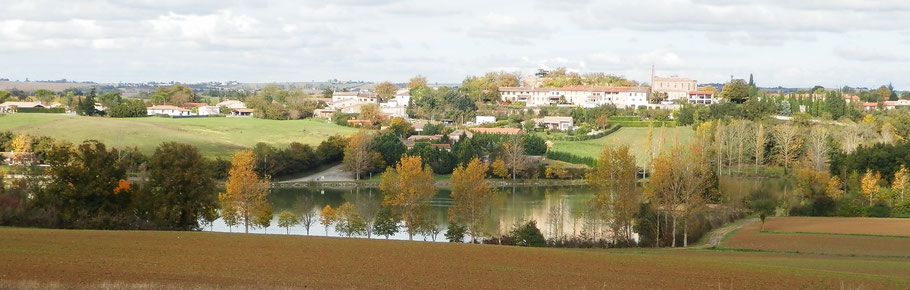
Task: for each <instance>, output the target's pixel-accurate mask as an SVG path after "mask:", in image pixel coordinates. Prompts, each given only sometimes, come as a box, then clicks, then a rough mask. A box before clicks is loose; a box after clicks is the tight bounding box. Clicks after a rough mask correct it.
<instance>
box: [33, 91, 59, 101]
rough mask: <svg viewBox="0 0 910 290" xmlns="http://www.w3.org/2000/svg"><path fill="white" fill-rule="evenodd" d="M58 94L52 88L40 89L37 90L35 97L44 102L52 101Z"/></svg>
mask: <svg viewBox="0 0 910 290" xmlns="http://www.w3.org/2000/svg"><path fill="white" fill-rule="evenodd" d="M55 96H56V95H55V94H54V92H53V91H51V90H46V89H39V90H36V91H35V98H36V99H38V101H40V102H42V103H45V104H47V103H50V102H51V101H53V100H54V97H55Z"/></svg>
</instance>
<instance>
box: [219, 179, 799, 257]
mask: <svg viewBox="0 0 910 290" xmlns="http://www.w3.org/2000/svg"><path fill="white" fill-rule="evenodd" d="M719 186H720V190H721V191H722V192H724V193H725V195H726V196H728V197H729V198H731V199H734V200H742V198H744V197H746V196H748V195H749V194H750V193H751V192H752V191H756V190H765V191H771V192H773V193H775V194H785V193H787V192H788V191H789V192H792V188H793V187H792V185H790V184H789V182H786V181H782V180H777V179H753V178H740V177H727V176H724V177H720V182H719ZM450 192H451V191H450V190H449V189H447V188H440V189H439V190H438V192H437V194H436V195H435V196H434V197H433V199H432V200H431V201H430V205H431V208H430V214H431V216H432V217H433V219H434V220H435V221H436V223H437V224H438V226H440V227H442V228H443V230H442V231H441V232H440V233H439V234H438V235H436V237H435V241H438V242H442V241H445V237H444V234H445V230H444V229H445V227H446V226H447V225H448V218H447V216H448V209H449V207H451V205H452V198H451V197H450V195H449V194H450ZM308 195H309V196H312V197H313V198H314V200H315V204H316V206H315V207H314V208H313V209H312V210H314V211H317V212H318V211H319V210H321V209H322V208H323V207H325V206H326V205H330V206H332V207H333V208H337V207H338V206H340V205H341V204H343V203H344V202H350V203H352V204H354V205H359V204H362V203H374V206H376V205H378V204H379V203H381V201H382V193H381V192H380V191H379V189H377V188H359V189H355V188H346V189H330V188H325V189H320V188H276V189H273V190H272V193H271V195H270V197H269V199H270V201H271V202H272V204H273V205H274V214H275V216H274V218H273V219H272V224H271V225H270V226H269V227H267V228H257V229H251V230H250V232H251V233H260V234H261V233H266V234H287V231H286V229H285V228H280V227H278V225H277V224H278V213H279V212H280V211H282V210H295V209H294V205H295V203H296V201H297V199H298V198H300V197H302V196H308ZM593 196H594V192H593V190H592V188H590V187H588V186H577V185H575V186H518V187H504V188H497V193H496V194H494V198H493V205H492V207H491V210H490V218H489V219H488V221H487V222H486V228H487V229H488V230H487V231H488V232H489V231H492V232H493V233H492V234H493V235H500V234H505V233H507V232H508V231H509V230H510V229H511V228H513V226H514V225H516V224H519V223H523V222H526V221H529V220H534V221H536V222H537V226H538V228H540V230H541V232H542V233H543V234H544V236H546V237H547V238H553V237H558V236H563V237H571V236H577V235H581V234H582V233H583V232H586V233H589V234H590V233H592V232H593V233H594V234H593V235H595V236H596V235H598V233H602V232H603V231H605V230H606V226H605V225H604V224H595V223H591V222H586V221H589V220H591V219H588V218H586V217H589V216H590V215H591V213H590V212H589V211H587V210H586V209H587V206H586V204H587V201H588V200H590V199H591V198H592V197H593ZM317 219H318V215H317ZM205 230H206V231H216V232H243V226H242V225H241V226H239V227H238V226H235V227H233V228H229V227H228V226H227V225H226V224H224V222H223V221H221V220H220V219H219V220H217V221H215V222H214V224H213V225H211V226H210V227H206V228H205ZM290 234H291V235H305V234H306V230H305V229H304V227H303V226H302V225H297V226H294V227H291V228H290ZM309 234H310V235H317V236H340V234H339V233H338V232H336V231H335V228H334V226H332V225H330V226H329V227H328V228H326V227H324V226H322V225H321V224H319V223H318V221H317V222H314V223H313V225H311V227H310V231H309ZM364 238H365V237H364ZM372 238H379V239H382V238H384V237H376V236H373V237H372ZM389 238H390V239H399V240H407V239H408V235H407V232H404V230H403V229H402V231H401V232H399V233H397V234H395V235H394V236H391V237H389ZM414 239H415V240H426V241H433V240H434V237H432V236H421V235H416V236H415V237H414Z"/></svg>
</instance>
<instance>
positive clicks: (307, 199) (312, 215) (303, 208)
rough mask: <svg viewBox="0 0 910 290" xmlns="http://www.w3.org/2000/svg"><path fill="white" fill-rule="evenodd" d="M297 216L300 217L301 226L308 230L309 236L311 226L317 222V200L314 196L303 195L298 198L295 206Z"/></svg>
mask: <svg viewBox="0 0 910 290" xmlns="http://www.w3.org/2000/svg"><path fill="white" fill-rule="evenodd" d="M294 207H295V209H296V210H297V214H298V216H299V217H300V224H301V225H303V228H304V229H306V234H307V236H309V235H310V226H312V225H313V223H315V222H316V215H317V213H316V209H315V207H316V200H315V199H313V196H312V195H302V196H298V197H297V202H296V203H295V204H294Z"/></svg>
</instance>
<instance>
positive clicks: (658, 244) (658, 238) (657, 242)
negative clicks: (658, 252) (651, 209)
mask: <svg viewBox="0 0 910 290" xmlns="http://www.w3.org/2000/svg"><path fill="white" fill-rule="evenodd" d="M654 247H656V248H660V207H658V208H657V239H656V240H655V241H654Z"/></svg>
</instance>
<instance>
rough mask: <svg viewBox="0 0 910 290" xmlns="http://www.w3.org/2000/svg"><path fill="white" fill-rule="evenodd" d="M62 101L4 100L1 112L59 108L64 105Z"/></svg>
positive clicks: (0, 105)
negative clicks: (47, 102) (46, 102)
mask: <svg viewBox="0 0 910 290" xmlns="http://www.w3.org/2000/svg"><path fill="white" fill-rule="evenodd" d="M62 106H63V104H61V103H56V102H55V103H49V104H43V103H41V102H4V103H2V104H0V113H7V112H15V111H16V110H18V109H21V108H26V109H31V108H48V109H51V108H59V107H62Z"/></svg>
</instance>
